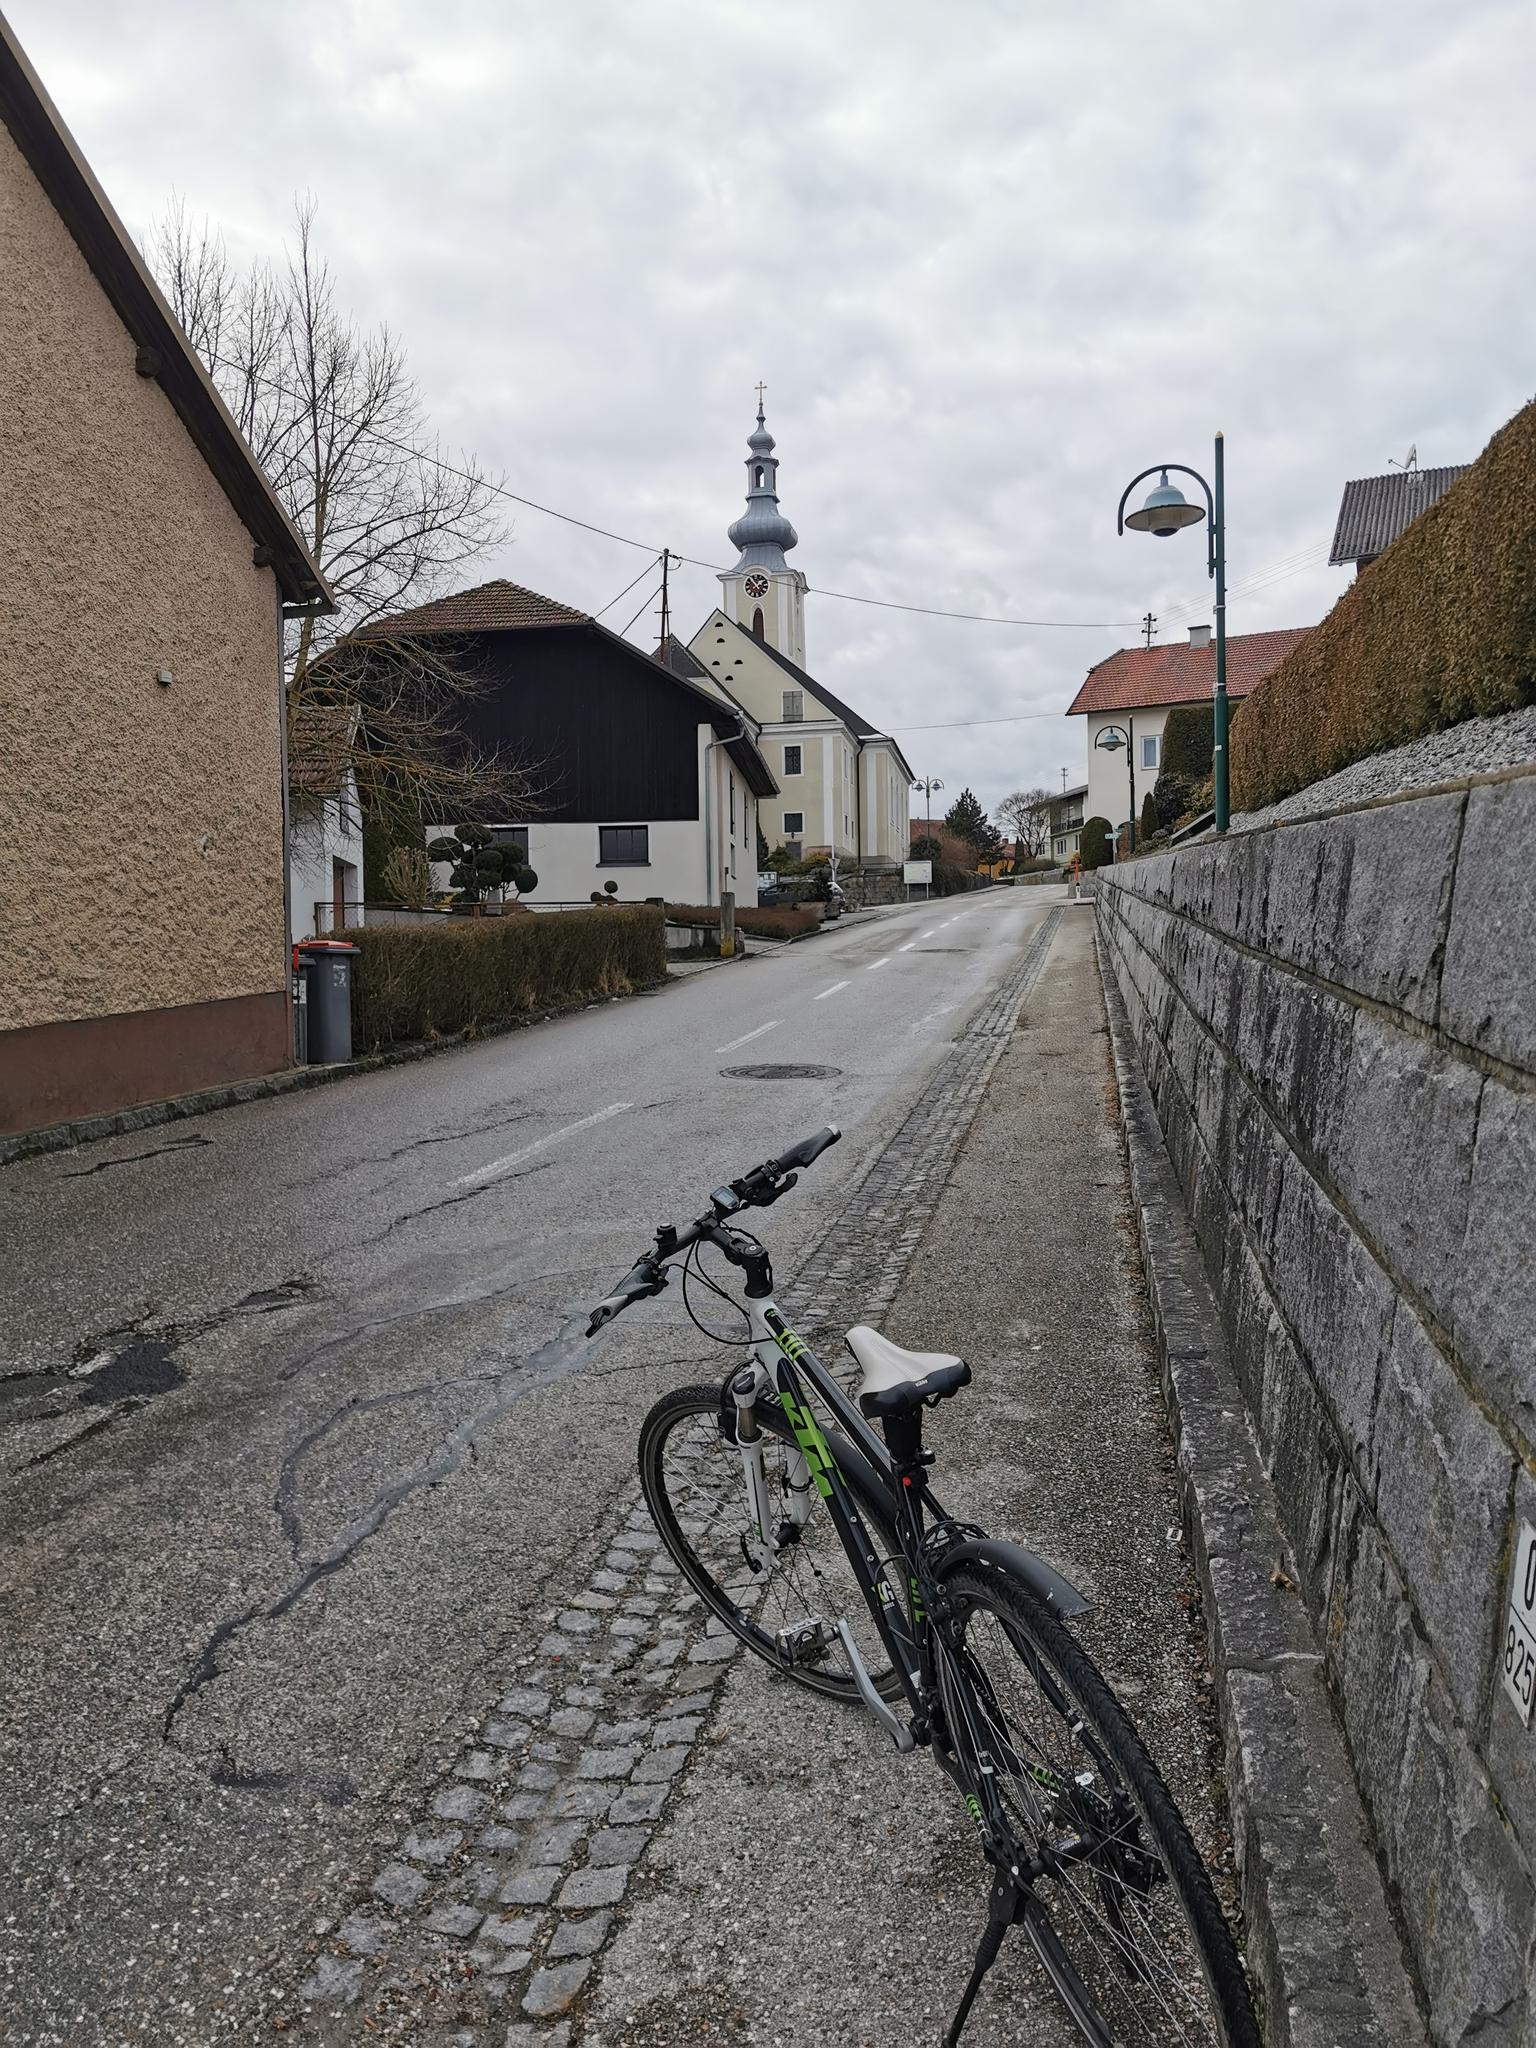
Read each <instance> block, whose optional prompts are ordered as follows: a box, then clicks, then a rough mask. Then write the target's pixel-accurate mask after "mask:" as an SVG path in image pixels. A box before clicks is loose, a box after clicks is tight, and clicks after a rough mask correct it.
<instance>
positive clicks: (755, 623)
mask: <svg viewBox="0 0 1536 2048" xmlns="http://www.w3.org/2000/svg"><path fill="white" fill-rule="evenodd" d="M752 630H753V632H754V633H755V634H756V635H757V637H758V639H759V640H761V639H762V637H763V608H762V606H761V605H758V606H756V608H755V609H754V610H753V613H752Z"/></svg>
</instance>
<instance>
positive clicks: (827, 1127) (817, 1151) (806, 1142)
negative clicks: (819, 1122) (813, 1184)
mask: <svg viewBox="0 0 1536 2048" xmlns="http://www.w3.org/2000/svg"><path fill="white" fill-rule="evenodd" d="M842 1135H843V1134H842V1132H841V1131H840V1130H839V1129H838V1127H837V1125H836V1124H824V1125H823V1126H822V1128H821V1129H820V1130H819V1131H814V1132H812V1134H811V1136H810V1137H808V1138H802V1139H801V1140H800V1142H799V1144H798V1145H791V1146H790V1148H789V1150H788V1151H787V1152H781V1153H780V1154H779V1156H778V1158H777V1159H775V1161H774V1162H773V1167H772V1171H773V1172H774V1173H775V1174H780V1173H790V1172H792V1171H793V1170H794V1168H795V1167H797V1166H809V1165H810V1164H811V1162H812V1161H813V1160H816V1159H819V1158H820V1157H821V1155H822V1153H823V1152H825V1151H826V1150H827V1148H828V1147H829V1146H831V1145H835V1144H836V1143H837V1141H838V1139H839V1138H840V1137H841V1136H842Z"/></svg>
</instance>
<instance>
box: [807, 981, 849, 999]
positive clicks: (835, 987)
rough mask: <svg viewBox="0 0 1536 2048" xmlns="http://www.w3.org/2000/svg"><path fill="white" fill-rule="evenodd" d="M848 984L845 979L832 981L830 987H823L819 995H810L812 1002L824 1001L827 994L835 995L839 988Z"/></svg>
mask: <svg viewBox="0 0 1536 2048" xmlns="http://www.w3.org/2000/svg"><path fill="white" fill-rule="evenodd" d="M847 986H848V984H847V982H846V981H834V982H833V984H832V986H831V987H830V988H824V989H823V990H822V992H821V994H820V995H819V996H812V997H811V1001H812V1002H813V1003H824V1002H825V1001H826V1000H827V997H828V996H835V995H836V994H837V992H838V990H839V989H840V988H846V987H847Z"/></svg>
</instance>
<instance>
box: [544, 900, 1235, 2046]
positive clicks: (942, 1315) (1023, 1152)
mask: <svg viewBox="0 0 1536 2048" xmlns="http://www.w3.org/2000/svg"><path fill="white" fill-rule="evenodd" d="M1092 942H1093V934H1092V930H1091V928H1090V922H1089V920H1088V919H1086V918H1084V919H1081V920H1079V919H1076V918H1073V919H1069V920H1066V921H1065V922H1064V923H1063V924H1062V925H1061V926H1060V927H1059V929H1058V931H1057V933H1056V938H1055V942H1054V946H1053V948H1052V952H1051V956H1050V959H1049V961H1048V963H1047V965H1046V968H1045V971H1044V974H1043V976H1042V978H1041V980H1040V982H1039V984H1038V985H1037V987H1036V989H1035V991H1034V993H1033V995H1032V996H1031V997H1030V998H1029V999H1028V1000H1027V1002H1026V1005H1025V1009H1024V1012H1023V1015H1022V1017H1021V1019H1020V1022H1019V1026H1018V1029H1017V1030H1016V1032H1015V1033H1014V1035H1013V1037H1012V1040H1011V1042H1010V1044H1009V1046H1008V1048H1007V1050H1006V1051H1005V1053H1004V1054H1003V1057H1002V1059H1001V1061H1000V1062H999V1064H998V1065H997V1067H996V1069H995V1070H994V1072H993V1075H992V1079H991V1083H990V1086H989V1088H988V1091H987V1094H986V1096H985V1098H984V1099H983V1101H982V1103H981V1107H980V1109H979V1111H978V1113H977V1116H976V1120H975V1122H974V1124H973V1125H972V1127H971V1131H970V1135H969V1138H968V1140H967V1141H966V1143H965V1145H964V1147H963V1149H962V1151H961V1152H960V1154H959V1156H958V1159H957V1161H956V1163H955V1165H954V1167H953V1170H952V1172H951V1174H950V1177H949V1180H948V1184H947V1186H945V1188H944V1189H943V1192H942V1194H940V1195H939V1197H938V1199H937V1203H936V1206H935V1208H934V1212H933V1215H932V1218H931V1221H930V1224H929V1227H928V1230H927V1233H926V1235H925V1237H924V1238H923V1241H922V1243H921V1244H920V1246H919V1247H918V1249H917V1252H916V1254H915V1256H914V1257H913V1259H912V1261H911V1264H910V1266H909V1268H908V1270H907V1273H906V1276H905V1280H904V1283H903V1285H902V1287H901V1289H900V1292H899V1293H898V1295H897V1297H896V1300H895V1303H894V1305H893V1308H892V1310H891V1312H890V1313H889V1315H888V1316H886V1317H885V1318H884V1323H885V1327H886V1328H888V1329H889V1331H890V1333H891V1334H892V1335H893V1336H895V1337H897V1338H898V1339H900V1340H901V1341H902V1342H904V1343H909V1344H913V1345H918V1346H923V1347H933V1348H941V1347H942V1348H955V1349H960V1350H963V1351H964V1352H965V1354H966V1355H967V1357H968V1358H969V1360H970V1362H971V1364H972V1366H973V1368H974V1370H975V1374H976V1381H975V1384H974V1385H973V1386H972V1387H971V1388H970V1389H969V1390H967V1392H965V1393H964V1394H962V1395H961V1396H960V1397H959V1398H958V1399H957V1400H955V1401H954V1402H952V1403H950V1404H948V1405H947V1406H946V1407H945V1408H944V1409H943V1410H941V1411H940V1412H939V1414H938V1415H937V1416H935V1417H934V1418H932V1427H931V1429H930V1433H929V1442H930V1443H931V1444H932V1446H933V1447H934V1448H935V1449H936V1450H937V1451H938V1453H939V1458H940V1463H939V1467H938V1471H937V1474H936V1483H937V1486H938V1490H939V1492H940V1495H941V1497H942V1498H943V1499H944V1500H945V1502H946V1504H947V1505H950V1506H951V1507H952V1508H953V1509H954V1511H956V1512H959V1513H963V1514H967V1515H974V1516H975V1517H976V1518H978V1519H982V1520H985V1521H986V1522H987V1523H988V1524H989V1525H990V1526H991V1527H992V1528H993V1529H994V1530H995V1531H996V1532H997V1533H998V1534H1001V1535H1007V1536H1012V1537H1016V1538H1021V1539H1023V1540H1025V1541H1027V1542H1028V1543H1029V1544H1030V1545H1031V1546H1032V1547H1033V1548H1036V1549H1038V1550H1039V1551H1041V1552H1043V1553H1044V1555H1045V1556H1047V1557H1048V1558H1050V1559H1052V1560H1053V1561H1054V1562H1055V1563H1056V1564H1057V1565H1059V1566H1060V1567H1061V1568H1062V1569H1063V1570H1065V1571H1066V1572H1067V1573H1069V1574H1070V1576H1071V1577H1072V1578H1074V1579H1075V1580H1076V1581H1077V1583H1078V1584H1079V1585H1080V1586H1082V1588H1083V1589H1084V1591H1085V1592H1087V1593H1089V1594H1090V1595H1091V1596H1093V1597H1094V1598H1095V1599H1096V1601H1097V1602H1098V1608H1097V1611H1096V1613H1095V1615H1094V1616H1093V1617H1092V1618H1091V1619H1090V1621H1089V1623H1088V1624H1087V1631H1086V1633H1087V1639H1088V1641H1089V1643H1090V1646H1091V1648H1092V1650H1093V1652H1094V1654H1095V1656H1096V1657H1097V1658H1098V1660H1099V1661H1100V1663H1101V1664H1102V1665H1103V1667H1104V1668H1105V1670H1106V1672H1107V1673H1108V1675H1109V1677H1110V1679H1111V1681H1112V1683H1113V1684H1114V1685H1115V1687H1116V1689H1117V1691H1118V1692H1119V1693H1120V1695H1121V1697H1122V1699H1123V1700H1124V1701H1125V1703H1126V1705H1127V1706H1128V1708H1129V1709H1130V1711H1131V1713H1132V1714H1133V1716H1134V1717H1135V1718H1136V1719H1137V1721H1138V1723H1139V1724H1140V1726H1141V1728H1142V1732H1143V1733H1144V1735H1145V1736H1146V1737H1147V1739H1148V1741H1149V1743H1150V1745H1151V1747H1152V1750H1153V1752H1154V1754H1155V1755H1156V1757H1157V1758H1158V1761H1159V1762H1160V1764H1161V1766H1162V1768H1163V1770H1164V1773H1165V1775H1166V1776H1167V1777H1168V1779H1169V1781H1170V1783H1171V1785H1172V1787H1173V1790H1174V1793H1175V1796H1176V1797H1177V1798H1178V1800H1179V1802H1180V1804H1181V1806H1182V1807H1183V1810H1184V1812H1185V1815H1186V1817H1187V1818H1188V1820H1189V1821H1190V1823H1191V1826H1192V1827H1193V1829H1194V1831H1195V1834H1196V1837H1197V1839H1198V1840H1199V1842H1200V1845H1201V1847H1202V1849H1203V1850H1204V1851H1205V1853H1206V1855H1207V1858H1208V1860H1209V1861H1212V1862H1213V1863H1215V1864H1216V1865H1217V1867H1218V1868H1219V1869H1220V1870H1222V1871H1223V1872H1224V1873H1229V1872H1230V1849H1229V1844H1228V1839H1227V1836H1226V1833H1225V1828H1224V1817H1223V1814H1222V1811H1221V1807H1220V1791H1219V1783H1218V1780H1219V1753H1218V1741H1219V1738H1218V1735H1217V1730H1216V1724H1215V1720H1214V1716H1213V1710H1212V1704H1211V1700H1210V1695H1209V1690H1208V1687H1209V1674H1208V1670H1207V1663H1206V1648H1205V1643H1204V1640H1203V1636H1202V1634H1201V1632H1200V1629H1199V1625H1198V1600H1197V1594H1196V1588H1195V1581H1194V1577H1193V1574H1192V1571H1191V1568H1190V1563H1189V1559H1188V1558H1187V1556H1186V1554H1185V1552H1184V1549H1183V1544H1182V1537H1181V1534H1180V1529H1179V1512H1178V1506H1177V1500H1176V1495H1175V1489H1174V1481H1173V1467H1172V1447H1171V1443H1170V1440H1169V1437H1168V1434H1167V1430H1166V1426H1165V1422H1164V1415H1163V1409H1162V1404H1161V1399H1160V1396H1159V1392H1158V1386H1157V1380H1156V1373H1155V1363H1154V1357H1153V1352H1152V1348H1151V1342H1150V1327H1149V1322H1148V1317H1147V1307H1146V1298H1145V1293H1144V1289H1143V1285H1142V1280H1141V1272H1140V1267H1139V1263H1138V1258H1137V1252H1136V1245H1135V1239H1134V1236H1133V1233H1132V1229H1131V1225H1130V1218H1129V1211H1128V1202H1127V1183H1126V1173H1125V1166H1124V1161H1123V1155H1122V1151H1121V1142H1120V1137H1119V1133H1118V1129H1117V1124H1116V1121H1115V1111H1114V1106H1113V1104H1114V1092H1113V1091H1114V1083H1113V1073H1112V1068H1111V1064H1110V1058H1109V1049H1108V1040H1107V1035H1106V1028H1105V1019H1104V1012H1103V1004H1102V996H1101V992H1100V987H1099V979H1098V973H1097V969H1096V967H1095V964H1094V959H1093V951H1092ZM637 1874H638V1875H639V1876H640V1877H641V1879H642V1882H641V1883H640V1884H639V1885H638V1886H637V1888H636V1892H635V1893H634V1894H632V1897H633V1898H634V1899H635V1901H636V1902H635V1903H634V1904H633V1906H632V1908H631V1910H630V1914H629V1918H628V1921H627V1925H626V1926H625V1927H624V1928H623V1930H622V1932H621V1933H620V1934H619V1936H618V1938H617V1940H616V1941H615V1943H614V1946H613V1947H612V1949H611V1950H610V1951H609V1953H608V1954H607V1956H606V1957H605V1959H604V1962H603V1966H602V1970H601V1975H600V1977H599V1979H598V1982H597V1984H596V1987H595V1989H589V1990H588V1991H587V1992H586V1994H585V1995H584V1998H583V2000H582V2001H581V2002H580V2004H579V2005H578V2007H576V2008H573V2009H572V2011H571V2012H570V2014H569V2015H568V2017H567V2019H566V2020H564V2021H562V2022H561V2023H560V2029H558V2030H557V2033H556V2035H544V2036H542V2038H544V2039H546V2040H552V2039H554V2038H556V2037H558V2038H562V2039H568V2040H571V2041H575V2042H582V2043H585V2044H588V2048H598V2044H602V2048H618V2044H621V2043H622V2044H626V2048H662V2044H667V2048H672V2044H681V2043H684V2042H686V2043H694V2042H697V2041H699V2040H700V2039H709V2040H720V2041H729V2042H740V2043H749V2044H762V2048H768V2044H790V2043H799V2042H802V2041H813V2040H818V2039H820V2040H826V2041H835V2042H837V2043H839V2044H854V2043H858V2044H870V2048H877V2044H878V2048H887V2044H889V2048H897V2044H901V2048H911V2044H917V2043H922V2044H927V2043H933V2042H937V2040H938V2039H939V2037H940V2036H941V2035H942V2033H943V2031H944V2027H945V2025H946V2024H947V2022H948V2018H949V2015H950V2014H951V2012H952V2010H953V2008H954V2005H955V2002H956V2001H957V1999H958V1997H959V1993H960V1990H961V1987H962V1986H963V1984H964V1982H965V1978H966V1975H967V1973H968V1970H969V1967H970V1962H971V1959H972V1956H973V1954H974V1949H975V1943H976V1938H977V1935H978V1933H979V1931H980V1927H981V1923H982V1919H983V1906H984V1882H983V1867H982V1864H981V1861H980V1858H979V1856H978V1854H977V1850H976V1846H975V1839H974V1831H973V1830H972V1828H971V1825H970V1822H969V1821H968V1820H967V1818H966V1816H965V1814H964V1812H963V1810H962V1809H961V1808H960V1806H959V1803H958V1801H957V1799H956V1798H955V1797H954V1795H953V1793H952V1792H951V1790H950V1788H949V1786H948V1784H947V1782H946V1781H945V1780H943V1779H942V1778H941V1777H940V1775H939V1773H938V1772H937V1771H936V1770H935V1769H934V1768H933V1766H932V1765H931V1763H930V1762H929V1761H928V1759H927V1758H926V1756H925V1755H924V1754H923V1752H921V1751H919V1752H917V1753H916V1754H915V1755H914V1756H912V1757H909V1758H906V1759H902V1758H898V1757H897V1756H895V1754H894V1753H893V1752H892V1750H891V1748H890V1746H889V1744H888V1743H887V1741H886V1739H885V1737H884V1736H883V1735H881V1734H880V1732H879V1731H878V1730H877V1729H876V1728H875V1727H874V1725H873V1723H872V1722H870V1721H869V1720H868V1719H867V1717H865V1716H863V1715H862V1714H855V1713H850V1712H847V1711H845V1710H841V1709H838V1708H836V1707H833V1706H830V1705H826V1704H823V1703H822V1702H820V1701H818V1700H816V1699H813V1698H811V1697H809V1696H808V1695H805V1694H803V1693H801V1692H799V1691H798V1690H796V1689H794V1688H791V1687H790V1686H788V1685H787V1684H785V1683H783V1682H782V1681H778V1680H776V1679H775V1678H774V1676H773V1675H772V1674H771V1673H770V1672H769V1671H768V1670H767V1669H766V1668H765V1667H764V1666H763V1665H762V1664H761V1663H760V1662H759V1661H758V1660H756V1659H755V1658H746V1657H741V1658H738V1659H737V1660H736V1661H735V1662H734V1664H733V1665H732V1666H731V1668H730V1671H729V1675H728V1677H727V1678H726V1680H725V1682H724V1685H723V1688H722V1690H721V1693H720V1696H719V1704H718V1706H717V1707H716V1709H715V1711H714V1714H713V1716H712V1720H711V1723H710V1724H708V1725H707V1728H706V1733H705V1739H704V1741H703V1742H702V1743H701V1745H700V1749H699V1753H698V1754H697V1755H696V1757H695V1760H694V1761H693V1763H692V1765H691V1767H690V1768H689V1770H688V1771H687V1773H686V1775H685V1776H684V1777H683V1779H682V1783H681V1785H680V1788H679V1792H678V1795H677V1797H676V1799H675V1800H674V1802H673V1803H672V1805H671V1807H670V1810H669V1814H668V1818H667V1822H666V1823H665V1824H664V1826H663V1828H662V1830H661V1832H660V1833H659V1834H658V1835H657V1837H656V1838H655V1840H654V1841H653V1843H652V1844H651V1847H650V1849H649V1851H648V1852H647V1854H646V1857H645V1859H644V1862H643V1863H642V1865H641V1868H640V1871H639V1873H637ZM1223 1889H1224V1891H1225V1892H1226V1893H1227V1894H1228V1897H1229V1898H1230V1893H1231V1889H1232V1887H1231V1884H1230V1882H1226V1883H1225V1884H1224V1886H1223ZM578 2013H579V2014H580V2016H579V2017H578ZM566 2026H569V2028H570V2033H569V2034H568V2035H567V2034H564V2032H563V2029H564V2028H565V2027H566ZM539 2038H541V2036H540V2035H539V2034H536V2033H535V2032H534V2031H533V2030H530V2033H529V2039H530V2040H535V2039H539ZM1077 2038H1078V2037H1077V2035H1076V2033H1075V2032H1074V2031H1073V2030H1072V2029H1071V2027H1070V2026H1069V2024H1068V2022H1067V2021H1066V2019H1065V2017H1064V2016H1063V2015H1062V2014H1061V2012H1060V2010H1059V2008H1058V2007H1057V2005H1056V2003H1055V2001H1054V1998H1053V1997H1052V1995H1051V1994H1050V1992H1049V1991H1048V1990H1047V1989H1046V1988H1045V1986H1044V1984H1043V1981H1042V1980H1041V1977H1040V1973H1039V1971H1038V1969H1037V1968H1035V1967H1034V1966H1033V1964H1032V1962H1031V1960H1030V1957H1029V1952H1028V1951H1027V1949H1026V1946H1025V1944H1024V1942H1023V1939H1022V1937H1019V1936H1016V1937H1015V1938H1014V1940H1013V1941H1012V1943H1011V1944H1010V1946H1009V1947H1008V1949H1007V1950H1006V1951H1005V1954H1004V1957H1003V1960H1002V1961H1001V1963H1000V1964H999V1965H998V1967H997V1968H996V1970H995V1971H994V1972H993V1974H992V1976H991V1977H990V1979H989V1980H988V1984H987V1987H986V1990H985V1992H984V1994H983V1996H982V1998H981V2000H980V2002H979V2004H978V2007H977V2009H976V2012H975V2014H974V2015H973V2017H972V2021H971V2023H970V2026H969V2028H968V2029H967V2033H966V2041H967V2048H987V2044H989V2043H990V2044H993V2048H1000V2044H1003V2043H1017V2042H1020V2041H1023V2040H1028V2041H1029V2042H1030V2043H1031V2044H1036V2043H1039V2044H1056V2043H1060V2044H1062V2048H1066V2044H1067V2043H1069V2042H1071V2041H1075V2040H1076V2039H1077Z"/></svg>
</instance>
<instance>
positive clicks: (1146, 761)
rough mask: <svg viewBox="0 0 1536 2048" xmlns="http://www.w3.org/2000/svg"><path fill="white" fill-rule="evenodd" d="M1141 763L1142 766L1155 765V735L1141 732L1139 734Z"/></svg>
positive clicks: (1152, 766)
mask: <svg viewBox="0 0 1536 2048" xmlns="http://www.w3.org/2000/svg"><path fill="white" fill-rule="evenodd" d="M1141 765H1142V767H1143V768H1155V767H1156V766H1157V735H1156V734H1155V733H1152V734H1148V733H1143V734H1142V736H1141Z"/></svg>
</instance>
